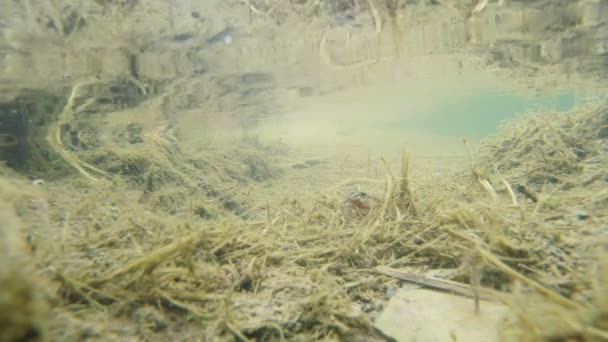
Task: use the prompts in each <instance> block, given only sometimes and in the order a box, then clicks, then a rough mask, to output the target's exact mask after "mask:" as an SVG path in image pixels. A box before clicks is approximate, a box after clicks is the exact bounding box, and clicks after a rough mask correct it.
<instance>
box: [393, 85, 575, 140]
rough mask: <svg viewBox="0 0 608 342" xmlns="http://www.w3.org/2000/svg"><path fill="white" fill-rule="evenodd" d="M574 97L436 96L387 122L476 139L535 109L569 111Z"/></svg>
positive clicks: (404, 127)
mask: <svg viewBox="0 0 608 342" xmlns="http://www.w3.org/2000/svg"><path fill="white" fill-rule="evenodd" d="M575 102H576V96H575V94H574V93H571V92H564V93H559V94H555V95H546V96H537V97H534V98H527V97H522V96H519V95H517V94H512V93H500V92H495V93H485V94H483V93H482V94H470V95H468V94H467V95H463V96H462V95H461V96H454V95H452V96H445V97H443V98H442V97H441V96H439V97H438V100H437V103H436V104H433V105H432V106H431V108H430V109H429V110H425V111H423V112H419V113H415V114H414V115H409V117H408V118H403V119H399V120H397V121H393V122H391V123H389V125H390V126H391V127H393V128H395V129H400V130H401V129H403V130H414V131H425V132H429V133H435V134H444V135H450V136H454V135H459V136H467V137H471V138H480V137H483V136H486V135H488V134H491V133H494V132H495V131H496V129H497V126H498V125H499V123H500V122H501V121H503V120H505V119H509V118H513V117H514V116H516V115H518V114H522V113H526V112H531V111H535V110H542V109H544V110H551V111H559V112H563V111H569V110H571V109H572V108H574V105H575Z"/></svg>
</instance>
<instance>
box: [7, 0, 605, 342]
mask: <svg viewBox="0 0 608 342" xmlns="http://www.w3.org/2000/svg"><path fill="white" fill-rule="evenodd" d="M370 3H371V2H370ZM374 17H376V15H374ZM74 90H77V88H76V87H75V88H74ZM73 93H74V92H73ZM74 94H75V93H74ZM71 105H73V103H70V101H68V104H67V105H66V107H65V109H64V111H63V112H62V113H63V114H64V115H60V120H59V123H58V124H57V125H51V127H50V128H49V140H50V143H49V148H50V149H53V150H55V151H56V152H57V153H58V154H59V155H60V156H61V157H62V158H63V160H64V161H65V162H66V164H68V165H70V166H71V167H72V168H73V169H74V170H75V172H74V175H73V176H70V177H65V178H59V179H57V180H53V181H48V182H46V183H41V182H36V185H30V184H29V183H30V182H29V181H26V180H23V179H21V178H20V176H18V175H17V174H15V173H13V172H12V171H10V170H9V169H8V168H6V167H2V173H3V177H2V182H0V187H1V188H0V189H1V194H2V198H3V201H2V202H1V203H2V207H1V208H0V209H1V210H2V218H3V219H2V222H3V229H2V231H1V233H2V234H3V238H2V239H1V240H2V241H3V242H5V243H6V246H5V247H6V248H2V249H1V250H2V251H3V252H2V253H3V254H2V258H1V259H0V260H1V261H2V267H1V268H0V270H2V273H0V277H1V280H2V284H3V285H2V286H3V288H2V291H3V293H7V294H8V295H7V296H3V297H1V298H0V300H1V301H0V306H1V307H2V308H3V309H2V310H0V312H3V313H4V314H5V316H3V317H2V320H1V321H2V322H7V323H3V324H7V326H6V327H7V328H4V327H3V328H2V329H0V331H2V334H3V335H0V337H1V338H2V339H6V340H10V339H15V338H24V336H25V337H30V338H34V337H37V336H38V337H44V338H48V339H50V340H74V339H97V340H117V339H141V340H148V339H179V340H196V339H202V338H206V339H221V340H226V339H232V340H318V339H326V340H354V339H355V338H356V337H360V336H365V337H366V338H367V339H369V340H373V339H376V340H390V338H389V337H387V336H385V335H384V334H383V333H382V332H381V331H378V330H377V329H376V328H374V326H373V323H372V321H373V318H374V316H375V314H376V313H377V312H378V311H380V310H381V309H382V305H383V303H384V301H385V300H386V299H388V297H390V293H391V292H394V291H395V289H397V288H398V286H399V285H400V284H401V281H403V280H404V279H405V280H406V281H412V279H415V280H416V281H418V282H419V283H422V284H424V285H426V286H429V287H431V288H436V289H440V290H452V291H454V292H457V290H456V285H458V288H460V289H464V290H461V291H460V294H465V295H466V294H468V295H469V296H471V297H473V298H474V299H472V300H471V310H475V298H486V297H488V296H489V297H491V298H494V299H497V300H500V301H503V302H504V303H506V304H507V305H508V306H509V307H510V308H511V309H512V311H513V313H514V314H515V316H516V318H517V319H518V321H517V324H514V325H510V326H505V336H506V338H507V339H508V338H512V339H513V340H538V339H539V338H540V339H558V340H559V339H578V340H586V339H588V340H602V339H605V338H606V334H607V333H606V331H607V330H608V322H606V317H607V316H606V315H607V313H606V310H608V298H607V294H606V293H607V292H606V291H607V289H606V286H607V284H608V280H607V279H605V277H606V276H605V274H606V270H605V268H606V267H607V265H606V263H607V262H608V261H607V260H608V259H607V258H606V253H607V252H606V243H607V241H606V240H605V239H606V238H605V233H606V232H605V230H606V228H605V227H606V212H607V209H606V207H607V205H608V193H607V192H606V182H607V179H606V174H605V169H606V165H607V160H606V158H607V157H606V148H607V147H606V146H607V145H606V141H605V140H606V138H607V135H606V132H607V131H608V107H606V105H596V106H588V107H582V108H578V109H575V110H573V111H572V112H570V113H565V114H562V113H537V114H526V115H524V116H522V117H520V118H517V119H515V120H512V121H509V122H507V123H505V125H504V126H503V127H502V129H501V131H500V132H499V134H498V135H497V136H495V137H490V138H489V139H488V140H487V141H486V142H485V143H484V144H483V145H482V146H481V148H480V149H478V150H472V149H470V148H469V146H468V144H467V143H466V141H464V144H463V149H465V150H469V163H468V164H466V165H463V168H462V169H461V170H460V171H458V170H455V171H453V174H451V177H449V178H448V179H446V180H443V181H441V182H438V181H437V179H432V180H430V179H426V178H424V177H419V178H415V177H413V176H412V175H410V174H409V172H408V170H409V168H410V165H409V164H410V163H411V162H412V161H410V160H409V158H408V154H407V151H404V153H403V155H402V156H401V158H399V159H400V160H399V161H398V162H393V163H391V162H389V161H387V160H381V161H379V165H380V166H381V168H380V169H381V170H384V172H383V173H382V177H380V178H377V179H375V178H374V179H361V178H360V177H353V178H352V179H344V181H343V182H338V183H337V184H335V186H332V187H328V188H327V189H326V191H322V192H321V193H319V194H316V195H315V200H313V201H309V202H306V203H300V200H299V199H298V198H293V197H291V196H290V194H291V189H289V187H288V186H285V188H284V190H283V191H284V193H285V195H284V196H282V197H284V198H285V200H284V201H283V200H278V199H276V198H260V197H259V196H256V188H258V187H260V186H263V185H262V184H264V183H258V182H261V181H262V182H263V181H264V180H267V181H276V182H284V184H285V185H288V184H289V180H288V179H289V178H288V177H289V176H290V173H292V172H299V171H298V170H295V171H294V170H293V168H292V167H291V166H292V163H291V162H289V163H286V162H285V161H287V160H290V161H291V160H294V159H298V157H297V156H293V152H291V151H290V150H289V149H287V148H285V147H284V146H282V145H274V144H264V143H259V142H253V143H252V141H250V140H249V141H243V143H242V144H241V145H239V146H234V147H225V148H217V149H214V150H209V151H206V152H205V153H204V154H199V155H196V156H193V155H188V154H186V153H184V152H183V151H182V149H181V146H180V144H179V139H177V138H176V136H175V133H174V132H173V130H172V128H171V125H170V124H165V123H162V122H160V121H159V120H157V121H155V122H154V125H148V126H146V125H145V124H143V123H142V124H141V128H140V127H133V126H128V127H127V126H125V127H122V128H123V130H122V131H120V130H118V131H113V132H112V134H110V135H108V136H106V137H89V136H86V135H81V136H80V137H79V141H80V142H82V143H83V144H84V145H85V147H86V148H81V149H76V150H73V149H70V148H68V145H67V144H64V141H65V135H63V133H64V132H65V131H63V129H65V128H66V125H69V126H78V125H84V126H85V127H86V125H91V123H85V122H84V119H82V118H81V119H80V121H79V118H78V116H77V115H76V116H75V117H74V116H71V115H72V114H78V110H85V109H87V108H86V106H88V105H89V104H88V103H86V102H85V103H82V104H80V105H79V106H80V107H73V106H71ZM83 106H84V107H83ZM159 122H160V123H159ZM80 128H82V126H80ZM81 131H86V130H81ZM125 137H127V138H126V139H125ZM87 138H91V140H87ZM98 138H99V139H100V140H99V141H98V140H97V139H98ZM87 141H91V142H93V143H92V144H90V145H88V144H86V142H87ZM386 157H387V158H388V157H389V156H386ZM329 163H331V161H330V162H329ZM298 164H302V163H298ZM304 164H306V163H304ZM306 165H308V164H306ZM314 168H315V165H309V167H308V168H307V171H312V172H314V170H315V169H314ZM318 176H319V177H321V176H323V175H322V174H320V175H318ZM285 179H287V181H285ZM353 186H359V187H361V188H362V189H365V190H366V191H369V192H370V193H372V194H374V195H375V196H374V198H375V199H376V202H375V203H374V206H373V208H372V209H371V210H370V211H369V212H368V213H365V214H364V215H356V216H354V217H344V215H343V212H342V210H341V209H342V207H343V204H344V197H343V194H344V193H345V192H346V191H349V190H352V187H353ZM402 269H404V270H402ZM438 269H451V270H452V271H453V272H452V274H453V276H452V277H451V278H450V279H446V280H445V281H443V282H442V281H441V280H436V279H432V280H434V281H429V280H428V279H426V277H425V274H427V273H426V272H427V271H429V270H438ZM404 274H409V275H410V277H409V279H408V277H406V276H403V275H404ZM412 275H413V276H415V277H412ZM9 279H10V280H11V281H10V282H8V281H6V280H9ZM447 280H450V281H452V283H451V284H452V285H453V286H452V287H451V288H450V287H449V286H448V287H447V288H446V287H445V286H443V285H445V284H447V283H448V282H447ZM437 283H439V284H441V285H436V284H437ZM468 284H470V285H471V286H469V285H468ZM24 312H25V313H32V314H31V315H30V314H25V315H17V314H15V313H24ZM6 313H9V314H8V315H6ZM480 314H483V303H481V312H480ZM8 327H10V328H8Z"/></svg>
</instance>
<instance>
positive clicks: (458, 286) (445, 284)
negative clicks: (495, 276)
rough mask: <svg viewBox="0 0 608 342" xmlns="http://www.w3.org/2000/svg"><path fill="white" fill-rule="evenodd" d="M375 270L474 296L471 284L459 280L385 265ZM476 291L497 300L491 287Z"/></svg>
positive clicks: (439, 288)
mask: <svg viewBox="0 0 608 342" xmlns="http://www.w3.org/2000/svg"><path fill="white" fill-rule="evenodd" d="M376 271H377V272H379V273H381V274H384V275H387V276H390V277H393V278H397V279H401V280H405V281H408V282H411V283H415V284H418V285H422V286H427V287H430V288H434V289H438V290H443V291H450V292H454V293H457V294H459V295H462V296H465V297H470V298H473V297H474V294H473V291H472V288H471V286H469V285H467V284H463V283H459V282H455V281H451V280H445V279H438V278H433V277H428V276H424V275H420V274H416V273H413V272H404V271H399V270H396V269H394V268H390V267H385V266H379V267H376ZM478 292H479V298H480V299H482V300H487V301H499V300H498V299H497V296H496V295H495V293H494V292H495V291H493V290H491V289H486V288H479V289H478Z"/></svg>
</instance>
